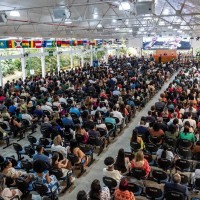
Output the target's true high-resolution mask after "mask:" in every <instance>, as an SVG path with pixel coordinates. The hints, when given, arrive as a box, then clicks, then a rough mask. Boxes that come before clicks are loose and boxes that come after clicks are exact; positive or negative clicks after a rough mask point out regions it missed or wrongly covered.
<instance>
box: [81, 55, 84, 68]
mask: <svg viewBox="0 0 200 200" xmlns="http://www.w3.org/2000/svg"><path fill="white" fill-rule="evenodd" d="M81 67H82V68H83V67H84V54H83V52H82V54H81Z"/></svg>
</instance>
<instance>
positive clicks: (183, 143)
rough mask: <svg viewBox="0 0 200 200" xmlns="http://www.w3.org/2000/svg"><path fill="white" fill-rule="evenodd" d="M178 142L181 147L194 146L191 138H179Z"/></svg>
mask: <svg viewBox="0 0 200 200" xmlns="http://www.w3.org/2000/svg"><path fill="white" fill-rule="evenodd" d="M178 143H179V147H180V148H182V147H183V148H190V147H191V146H192V142H191V141H190V140H179V141H178Z"/></svg>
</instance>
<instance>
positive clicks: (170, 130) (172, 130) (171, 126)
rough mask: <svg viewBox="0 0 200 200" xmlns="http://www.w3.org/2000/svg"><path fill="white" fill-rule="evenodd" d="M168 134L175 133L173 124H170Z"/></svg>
mask: <svg viewBox="0 0 200 200" xmlns="http://www.w3.org/2000/svg"><path fill="white" fill-rule="evenodd" d="M169 132H170V133H171V134H174V133H176V125H175V124H170V126H169Z"/></svg>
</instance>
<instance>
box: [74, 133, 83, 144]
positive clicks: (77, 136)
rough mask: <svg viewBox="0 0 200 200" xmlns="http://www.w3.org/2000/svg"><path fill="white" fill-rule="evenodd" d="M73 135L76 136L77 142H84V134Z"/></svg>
mask: <svg viewBox="0 0 200 200" xmlns="http://www.w3.org/2000/svg"><path fill="white" fill-rule="evenodd" d="M75 137H76V140H77V142H78V144H80V143H83V142H84V135H81V134H76V135H75Z"/></svg>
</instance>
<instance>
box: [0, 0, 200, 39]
mask: <svg viewBox="0 0 200 200" xmlns="http://www.w3.org/2000/svg"><path fill="white" fill-rule="evenodd" d="M122 1H123V0H1V1H0V13H5V14H6V15H7V22H6V23H1V24H0V37H10V36H13V37H26V38H27V37H46V38H54V37H56V38H70V37H73V38H89V39H92V38H119V37H126V38H129V39H130V38H132V37H136V36H138V35H139V36H143V35H155V34H157V35H170V34H171V35H172V34H173V35H177V34H179V35H180V34H181V35H184V36H185V35H189V36H200V0H129V4H130V6H131V9H130V10H128V11H124V10H122V11H121V10H119V5H120V3H121V2H122ZM143 1H149V2H153V10H152V14H150V15H149V14H148V15H144V14H143V15H141V14H140V13H136V11H135V10H136V9H135V8H136V5H138V4H139V2H143ZM146 5H147V4H146ZM59 7H62V8H66V9H67V8H68V9H69V10H70V13H71V16H70V20H71V21H72V23H71V24H66V23H65V20H66V19H65V18H63V19H59V20H55V19H54V17H53V8H59ZM142 9H143V12H145V9H146V10H147V12H148V8H147V6H143V7H142ZM12 10H17V11H19V13H20V17H12V16H10V11H12ZM98 24H101V25H102V26H103V27H102V28H98ZM176 29H177V30H182V31H183V32H182V33H180V31H179V32H177V30H176Z"/></svg>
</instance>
